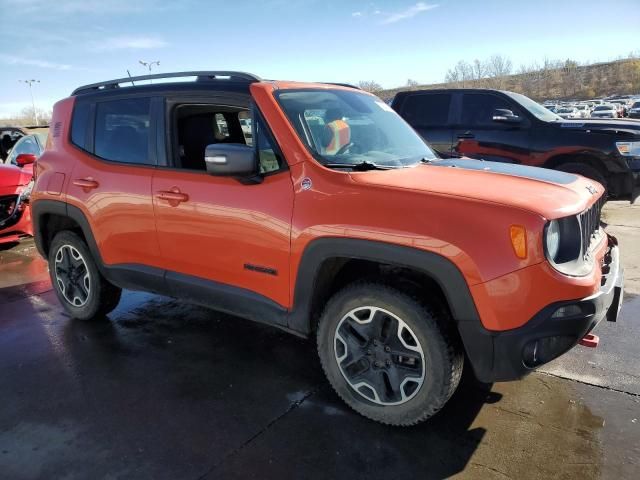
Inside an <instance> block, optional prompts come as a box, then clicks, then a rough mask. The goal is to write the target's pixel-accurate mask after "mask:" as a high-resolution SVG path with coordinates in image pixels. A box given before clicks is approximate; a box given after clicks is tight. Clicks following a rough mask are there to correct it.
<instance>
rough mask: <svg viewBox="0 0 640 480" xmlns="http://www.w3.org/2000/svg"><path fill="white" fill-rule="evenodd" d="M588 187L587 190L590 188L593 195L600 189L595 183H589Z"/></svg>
mask: <svg viewBox="0 0 640 480" xmlns="http://www.w3.org/2000/svg"><path fill="white" fill-rule="evenodd" d="M586 188H587V190H589V193H590V194H591V195H595V194H596V193H598V190H597V189H596V187H594V186H593V185H587V187H586Z"/></svg>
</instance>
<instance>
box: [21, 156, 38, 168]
mask: <svg viewBox="0 0 640 480" xmlns="http://www.w3.org/2000/svg"><path fill="white" fill-rule="evenodd" d="M36 159H37V157H36V156H35V155H34V154H33V153H21V154H20V155H18V156H17V157H16V165H18V166H19V167H24V166H25V165H30V164H32V163H35V162H36Z"/></svg>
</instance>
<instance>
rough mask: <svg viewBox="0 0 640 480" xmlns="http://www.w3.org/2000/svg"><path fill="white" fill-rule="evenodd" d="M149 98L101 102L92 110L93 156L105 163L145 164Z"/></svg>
mask: <svg viewBox="0 0 640 480" xmlns="http://www.w3.org/2000/svg"><path fill="white" fill-rule="evenodd" d="M150 105H151V101H150V99H149V98H131V99H126V100H113V101H108V102H101V103H98V104H97V107H96V128H95V148H94V153H95V154H96V155H97V156H98V157H100V158H104V159H105V160H111V161H114V162H122V163H135V164H149V163H151V162H150V160H149V130H150V115H149V109H150Z"/></svg>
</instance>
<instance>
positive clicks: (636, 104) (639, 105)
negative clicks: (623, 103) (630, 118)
mask: <svg viewBox="0 0 640 480" xmlns="http://www.w3.org/2000/svg"><path fill="white" fill-rule="evenodd" d="M631 108H640V102H636V103H634V104H633V105H631Z"/></svg>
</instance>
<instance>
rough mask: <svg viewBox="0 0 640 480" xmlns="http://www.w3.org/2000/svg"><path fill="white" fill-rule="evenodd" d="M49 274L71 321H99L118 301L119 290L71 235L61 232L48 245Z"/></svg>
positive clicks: (72, 234)
mask: <svg viewBox="0 0 640 480" xmlns="http://www.w3.org/2000/svg"><path fill="white" fill-rule="evenodd" d="M49 274H50V276H51V283H52V285H53V288H54V290H55V292H56V294H57V296H58V299H59V300H60V303H62V306H63V307H64V308H65V310H66V311H67V312H68V313H69V315H71V317H73V318H77V319H80V320H88V319H92V318H94V317H101V316H103V315H106V314H107V313H109V312H111V311H112V310H113V309H114V308H116V306H117V305H118V302H119V301H120V295H121V293H122V290H121V289H119V288H118V287H116V286H114V285H112V284H111V283H109V282H108V281H107V280H106V279H105V278H104V277H103V276H102V275H101V274H100V271H99V270H98V267H97V266H96V263H95V261H94V259H93V257H92V255H91V252H90V250H89V247H87V244H86V243H85V242H84V240H83V239H82V238H81V237H80V236H78V235H77V234H75V233H74V232H70V231H63V232H60V233H58V234H57V235H56V236H55V237H54V239H53V241H52V242H51V247H50V249H49Z"/></svg>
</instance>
